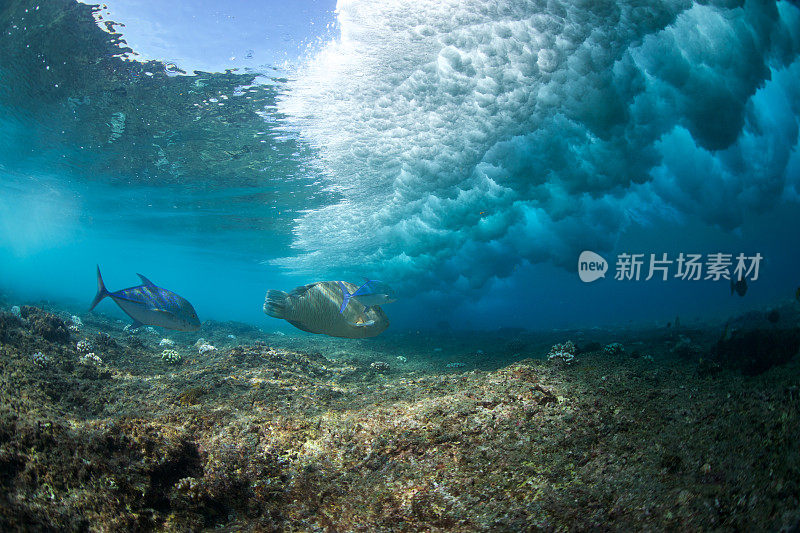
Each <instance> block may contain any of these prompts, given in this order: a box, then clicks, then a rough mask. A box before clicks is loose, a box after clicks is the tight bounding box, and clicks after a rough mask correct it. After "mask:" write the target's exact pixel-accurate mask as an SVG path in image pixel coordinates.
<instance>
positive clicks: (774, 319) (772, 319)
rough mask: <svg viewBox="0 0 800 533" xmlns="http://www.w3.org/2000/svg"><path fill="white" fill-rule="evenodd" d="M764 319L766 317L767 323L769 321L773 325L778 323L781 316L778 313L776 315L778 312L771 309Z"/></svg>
mask: <svg viewBox="0 0 800 533" xmlns="http://www.w3.org/2000/svg"><path fill="white" fill-rule="evenodd" d="M766 317H767V320H769V321H770V322H772V323H773V324H777V323H778V320H780V319H781V315H780V313H778V311H777V310H775V309H772V310H771V311H770V312H768V313H767V314H766Z"/></svg>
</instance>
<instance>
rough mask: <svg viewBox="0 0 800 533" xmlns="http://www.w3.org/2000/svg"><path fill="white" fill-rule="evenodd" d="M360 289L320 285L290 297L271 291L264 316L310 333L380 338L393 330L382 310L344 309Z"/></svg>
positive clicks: (327, 283)
mask: <svg viewBox="0 0 800 533" xmlns="http://www.w3.org/2000/svg"><path fill="white" fill-rule="evenodd" d="M342 287H343V288H342ZM357 289H358V287H357V286H356V285H354V284H352V283H348V282H346V281H320V282H317V283H311V284H309V285H303V286H302V287H297V288H296V289H294V290H293V291H292V292H290V293H288V294H287V293H285V292H283V291H275V290H270V291H267V297H266V299H265V300H264V312H265V313H266V314H268V315H269V316H273V317H275V318H282V319H284V320H286V321H287V322H289V323H290V324H291V325H293V326H294V327H296V328H298V329H302V330H303V331H308V332H310V333H321V334H324V335H330V336H332V337H345V338H350V339H362V338H364V337H374V336H376V335H379V334H380V333H382V332H383V331H384V330H385V329H386V328H388V327H389V319H388V317H387V316H386V314H385V313H384V312H383V310H382V309H381V308H380V307H378V306H377V305H373V306H371V307H364V306H362V305H350V306H343V305H342V303H343V301H344V294H345V293H347V294H350V295H352V294H353V293H354V292H356V290H357ZM344 307H347V308H346V309H345V308H344ZM340 309H341V311H340Z"/></svg>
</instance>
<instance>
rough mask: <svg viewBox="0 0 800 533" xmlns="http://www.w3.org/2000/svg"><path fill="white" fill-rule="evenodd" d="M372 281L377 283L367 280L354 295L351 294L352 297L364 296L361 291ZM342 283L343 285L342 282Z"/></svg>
mask: <svg viewBox="0 0 800 533" xmlns="http://www.w3.org/2000/svg"><path fill="white" fill-rule="evenodd" d="M364 279H367V278H364ZM371 281H375V280H371V279H367V281H365V282H364V283H362V284H361V286H360V287H359V288H357V289H356V290H355V292H353V294H351V296H363V294H361V289H363V288H364V287H366V286H367V284H368V283H369V282H371ZM340 283H341V282H340Z"/></svg>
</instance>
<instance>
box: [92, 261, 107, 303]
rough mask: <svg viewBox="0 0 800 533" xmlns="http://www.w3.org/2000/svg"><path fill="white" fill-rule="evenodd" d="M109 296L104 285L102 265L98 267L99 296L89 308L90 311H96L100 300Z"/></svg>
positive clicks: (97, 295) (96, 296)
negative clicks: (101, 272)
mask: <svg viewBox="0 0 800 533" xmlns="http://www.w3.org/2000/svg"><path fill="white" fill-rule="evenodd" d="M108 294H109V293H108V291H107V290H106V286H105V285H104V284H103V276H101V275H100V265H97V294H96V295H95V297H94V300H92V306H91V307H89V311H91V310H92V309H94V308H95V307H96V306H97V304H99V303H100V300H102V299H103V298H105V297H106V296H108Z"/></svg>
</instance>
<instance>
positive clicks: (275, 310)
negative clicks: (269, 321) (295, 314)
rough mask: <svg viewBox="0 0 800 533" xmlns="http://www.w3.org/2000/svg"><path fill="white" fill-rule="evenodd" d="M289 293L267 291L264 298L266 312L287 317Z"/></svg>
mask: <svg viewBox="0 0 800 533" xmlns="http://www.w3.org/2000/svg"><path fill="white" fill-rule="evenodd" d="M288 297H289V295H288V294H287V293H285V292H283V291H274V290H269V291H267V297H266V299H265V300H264V312H265V313H266V314H268V315H269V316H274V317H275V318H286V299H287V298H288Z"/></svg>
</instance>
